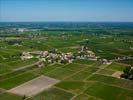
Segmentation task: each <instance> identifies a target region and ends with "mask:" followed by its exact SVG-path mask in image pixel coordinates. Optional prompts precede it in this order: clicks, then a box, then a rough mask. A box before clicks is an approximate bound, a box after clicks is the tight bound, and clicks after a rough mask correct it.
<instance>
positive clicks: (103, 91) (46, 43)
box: [0, 30, 133, 100]
mask: <svg viewBox="0 0 133 100" xmlns="http://www.w3.org/2000/svg"><path fill="white" fill-rule="evenodd" d="M87 32H88V31H87V30H86V31H85V33H87ZM92 32H94V31H92ZM117 32H118V31H117ZM40 33H41V36H40V37H39V36H37V37H34V38H32V39H31V38H30V39H29V38H27V37H26V38H23V37H22V39H21V40H22V41H23V42H22V43H21V46H15V45H11V44H8V42H7V41H6V42H5V41H0V100H22V98H23V97H21V96H19V95H16V94H11V93H8V92H6V90H9V89H12V88H15V87H17V86H20V85H22V84H23V83H26V82H28V81H31V80H32V79H35V78H36V77H38V76H41V75H45V76H47V77H51V78H54V79H58V80H60V82H59V83H57V84H55V85H54V86H52V87H50V88H48V89H47V90H44V91H43V92H41V93H38V94H37V95H34V96H31V97H29V98H27V99H25V100H133V81H131V80H125V79H120V78H115V77H112V74H113V73H115V72H117V71H123V69H124V68H125V66H127V64H131V65H132V61H131V60H125V61H118V62H113V63H112V64H110V65H105V64H102V63H101V62H98V61H92V60H83V59H82V60H75V61H74V62H73V63H71V64H59V63H55V64H49V65H47V66H45V67H43V68H38V67H37V66H32V67H28V68H24V69H20V70H16V69H19V68H23V67H25V66H27V65H30V64H33V63H35V62H37V61H38V60H37V59H30V60H24V61H22V60H21V59H20V54H21V53H22V52H23V51H38V50H52V49H55V48H57V49H58V51H61V52H73V53H75V52H77V51H78V50H79V48H78V47H79V46H80V45H81V43H82V42H83V43H84V42H85V40H86V39H88V41H87V44H86V45H87V46H88V48H89V50H92V51H93V52H95V54H96V55H97V56H100V57H102V58H106V59H114V58H117V57H123V56H132V54H133V51H132V50H131V49H130V48H129V47H133V45H132V44H131V43H128V42H123V40H132V37H127V38H125V37H122V36H120V37H117V36H115V37H114V36H113V35H99V36H97V35H94V34H92V35H89V34H85V33H84V32H79V31H68V32H65V34H63V33H64V32H63V31H40ZM80 33H84V34H80ZM94 33H95V32H94ZM29 34H30V35H31V33H29ZM23 35H24V36H25V35H26V36H27V33H25V34H23ZM64 37H65V38H64ZM33 87H34V86H33ZM35 87H36V86H35Z"/></svg>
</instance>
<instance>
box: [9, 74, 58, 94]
mask: <svg viewBox="0 0 133 100" xmlns="http://www.w3.org/2000/svg"><path fill="white" fill-rule="evenodd" d="M58 82H59V80H56V79H53V78H50V77H46V76H43V75H42V76H39V77H37V78H35V79H33V80H31V81H28V82H26V83H24V84H22V85H20V86H17V87H15V88H12V89H10V90H9V91H8V92H10V93H14V94H18V95H22V96H24V95H25V96H33V95H36V94H38V93H40V92H42V91H43V90H45V89H48V88H50V87H51V86H53V85H54V84H56V83H58Z"/></svg>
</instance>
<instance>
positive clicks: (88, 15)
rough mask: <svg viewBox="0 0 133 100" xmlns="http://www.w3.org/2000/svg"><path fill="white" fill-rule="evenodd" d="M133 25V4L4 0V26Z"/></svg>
mask: <svg viewBox="0 0 133 100" xmlns="http://www.w3.org/2000/svg"><path fill="white" fill-rule="evenodd" d="M17 21H18V22H26V21H29V22H30V21H87V22H97V21H102V22H104V21H108V22H111V21H117V22H133V0H0V22H17Z"/></svg>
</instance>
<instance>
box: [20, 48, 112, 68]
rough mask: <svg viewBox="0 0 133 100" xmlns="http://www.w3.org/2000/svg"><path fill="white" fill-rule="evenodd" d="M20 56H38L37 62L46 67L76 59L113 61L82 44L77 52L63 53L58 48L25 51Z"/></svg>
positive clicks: (28, 57) (24, 57) (27, 57)
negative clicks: (101, 56)
mask: <svg viewBox="0 0 133 100" xmlns="http://www.w3.org/2000/svg"><path fill="white" fill-rule="evenodd" d="M20 58H21V60H27V59H32V58H37V59H38V60H39V63H38V64H37V66H38V67H45V66H46V65H47V64H51V63H62V64H67V63H72V62H73V61H74V60H76V59H86V60H94V61H100V62H102V63H103V64H110V63H111V61H109V60H107V59H101V58H100V57H99V56H96V55H95V53H94V52H93V51H90V50H88V48H87V47H84V46H81V47H80V49H79V51H78V52H77V53H72V52H68V53H63V52H60V51H58V50H57V49H53V50H51V51H33V52H23V53H22V55H21V57H20Z"/></svg>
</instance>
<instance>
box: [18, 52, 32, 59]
mask: <svg viewBox="0 0 133 100" xmlns="http://www.w3.org/2000/svg"><path fill="white" fill-rule="evenodd" d="M20 58H21V59H22V60H27V59H31V58H33V56H32V55H31V54H30V53H29V52H23V53H22V55H21V57H20Z"/></svg>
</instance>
